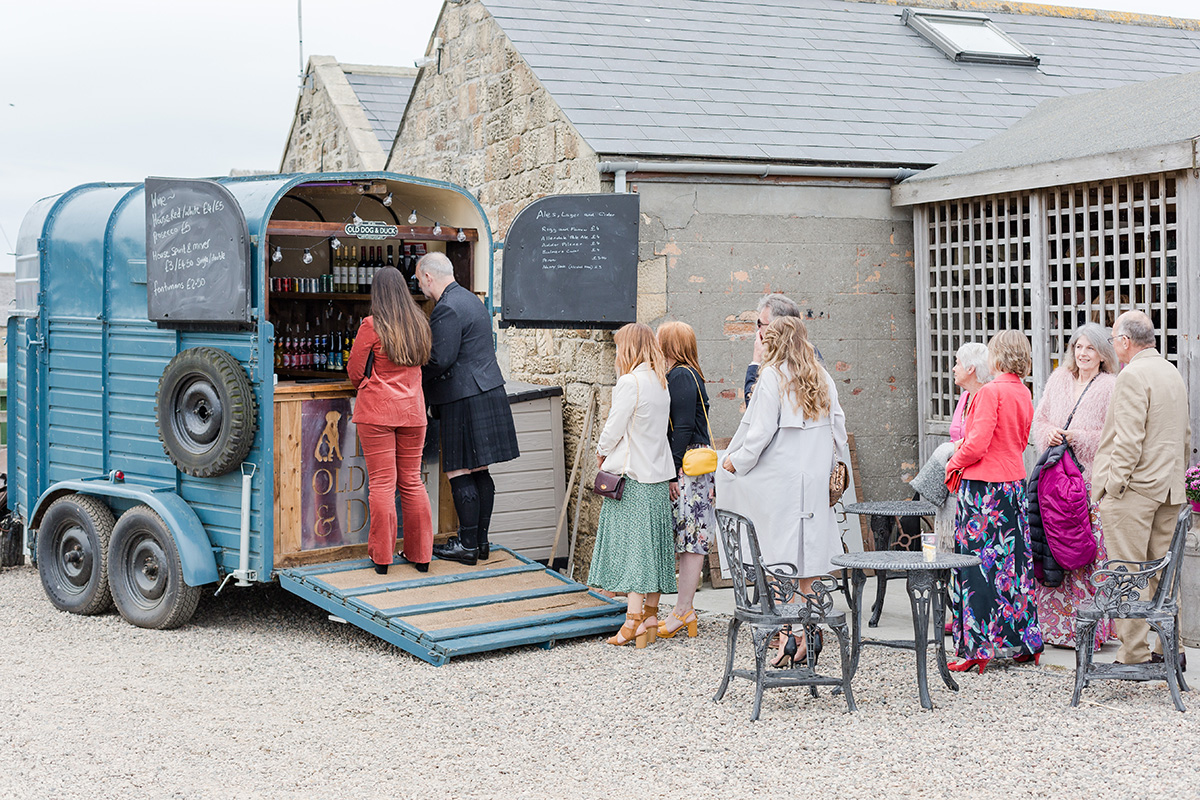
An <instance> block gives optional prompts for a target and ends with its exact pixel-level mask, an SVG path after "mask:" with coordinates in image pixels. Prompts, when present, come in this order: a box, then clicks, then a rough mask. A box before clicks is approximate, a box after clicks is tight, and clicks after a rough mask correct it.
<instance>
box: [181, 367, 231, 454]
mask: <svg viewBox="0 0 1200 800" xmlns="http://www.w3.org/2000/svg"><path fill="white" fill-rule="evenodd" d="M221 411H222V408H221V397H220V395H219V394H217V389H216V387H215V386H213V385H212V384H211V383H210V382H209V381H207V380H205V379H203V378H197V379H195V380H193V381H191V382H189V383H187V384H186V385H184V386H183V387H182V388H181V389H180V391H179V394H178V395H176V402H175V408H174V413H173V414H172V422H173V427H174V428H175V434H176V436H177V437H178V439H179V440H180V442H181V443H182V444H183V445H184V446H185V447H187V448H188V449H189V450H191V451H192V452H195V453H203V452H204V451H206V450H208V449H209V448H210V447H211V446H212V444H213V442H215V441H216V439H217V436H219V435H220V433H221V418H222V413H221Z"/></svg>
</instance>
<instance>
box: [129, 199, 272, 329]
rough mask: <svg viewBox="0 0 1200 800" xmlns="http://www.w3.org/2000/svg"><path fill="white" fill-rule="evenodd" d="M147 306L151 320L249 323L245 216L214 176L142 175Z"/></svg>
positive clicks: (248, 254)
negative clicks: (202, 177) (214, 179)
mask: <svg viewBox="0 0 1200 800" xmlns="http://www.w3.org/2000/svg"><path fill="white" fill-rule="evenodd" d="M146 311H147V315H148V317H149V319H150V320H151V321H152V322H157V323H159V325H163V326H165V325H170V324H171V323H196V322H201V323H209V324H219V325H228V326H229V327H241V326H243V325H245V324H247V323H249V322H250V236H249V233H248V232H247V230H246V217H245V216H244V215H243V214H242V209H241V207H240V206H239V205H238V203H237V200H236V199H234V197H233V195H232V194H230V192H229V190H228V189H226V188H225V187H224V186H222V185H221V184H219V183H217V182H216V181H205V180H188V179H182V178H147V179H146Z"/></svg>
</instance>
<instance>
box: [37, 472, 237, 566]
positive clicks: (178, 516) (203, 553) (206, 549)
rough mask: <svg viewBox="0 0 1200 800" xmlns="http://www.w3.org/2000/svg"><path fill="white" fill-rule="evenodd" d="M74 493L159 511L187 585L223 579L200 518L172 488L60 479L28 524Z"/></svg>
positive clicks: (39, 504)
mask: <svg viewBox="0 0 1200 800" xmlns="http://www.w3.org/2000/svg"><path fill="white" fill-rule="evenodd" d="M72 492H75V493H78V494H87V495H92V496H94V497H121V498H127V499H131V500H136V501H137V502H139V503H145V504H146V505H148V506H150V507H151V508H153V509H154V510H155V511H157V512H158V515H159V516H160V517H162V518H163V522H165V523H166V524H167V528H169V529H170V531H171V535H172V536H174V537H175V546H176V547H177V548H178V549H179V560H180V562H181V563H182V565H183V580H184V583H186V584H187V585H188V586H203V585H204V584H206V583H213V582H215V581H217V580H219V579H220V577H221V576H220V574H219V573H218V572H217V558H216V556H215V555H214V554H213V549H212V544H211V542H209V539H208V534H207V533H205V531H204V526H203V525H201V524H200V518H199V517H198V516H196V512H195V511H193V510H192V508H191V506H189V505H188V504H187V502H186V501H185V500H184V499H183V498H182V497H180V496H179V495H177V494H176V493H175V492H174V491H172V490H171V489H156V488H153V487H150V486H139V485H137V484H131V483H117V482H114V481H110V480H109V479H108V478H107V477H105V478H96V479H92V480H87V479H81V480H73V481H61V482H59V483H56V484H54V485H53V486H51V487H50V488H49V489H47V490H46V491H45V492H43V493H42V496H41V497H39V498H38V501H37V504H36V505H35V506H34V508H33V512H32V513H31V514H30V515H29V527H30V528H33V529H36V528H37V527H38V525H39V524H40V523H41V520H42V515H43V514H44V513H45V512H46V508H47V507H48V506H49V505H50V504H51V503H53V502H54V501H55V500H57V499H58V498H60V497H62V496H63V495H65V494H71V493H72Z"/></svg>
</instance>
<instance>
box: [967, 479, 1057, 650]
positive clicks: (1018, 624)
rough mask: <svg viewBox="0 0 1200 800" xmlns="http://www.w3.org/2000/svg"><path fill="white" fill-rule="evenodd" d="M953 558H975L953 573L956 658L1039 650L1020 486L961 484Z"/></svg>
mask: <svg viewBox="0 0 1200 800" xmlns="http://www.w3.org/2000/svg"><path fill="white" fill-rule="evenodd" d="M954 532H955V533H954V552H956V553H959V554H962V555H973V556H979V558H980V561H981V563H980V564H979V565H978V566H975V567H963V568H961V569H955V570H952V572H951V576H950V605H951V608H952V609H953V611H954V620H953V628H952V631H953V636H954V646H955V649H956V651H957V653H958V656H959V657H960V658H1012V657H1013V656H1018V655H1023V654H1032V653H1038V652H1041V650H1042V631H1041V627H1040V626H1039V625H1038V614H1037V604H1036V602H1035V601H1034V583H1035V581H1034V577H1033V558H1032V555H1031V552H1032V551H1031V549H1030V544H1029V512H1028V506H1027V504H1026V498H1025V483H1024V481H1008V482H1004V483H988V482H987V481H979V480H964V481H963V482H962V485H961V486H959V489H958V512H957V514H956V516H955V520H954Z"/></svg>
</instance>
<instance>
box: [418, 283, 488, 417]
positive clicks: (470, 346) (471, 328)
mask: <svg viewBox="0 0 1200 800" xmlns="http://www.w3.org/2000/svg"><path fill="white" fill-rule="evenodd" d="M429 328H430V331H431V332H432V334H433V348H432V350H431V351H430V354H429V363H428V364H426V365H425V366H424V367H422V368H421V374H422V378H423V381H422V382H423V384H424V387H425V402H427V403H429V404H430V405H445V404H446V403H452V402H454V401H455V400H462V399H463V398H465V397H471V396H473V395H477V394H483V393H484V392H486V391H489V390H491V389H495V388H496V387H497V386H503V385H504V376H503V375H502V374H500V365H499V364H497V363H496V349H495V346H494V345H493V340H492V320H491V319H490V318H489V317H488V312H487V308H485V307H484V305H483V303H482V302H480V300H479V298H478V297H476V296H475V295H473V294H471V293H470V292H468V291H467V290H466V289H464V288H463V287H461V286H459V285H458V284H457V283H451V284H450V285H449V286H447V287H446V289H445V291H443V292H442V296H441V297H439V298H438V301H437V305H435V306H434V307H433V313H432V314H430V315H429Z"/></svg>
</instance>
